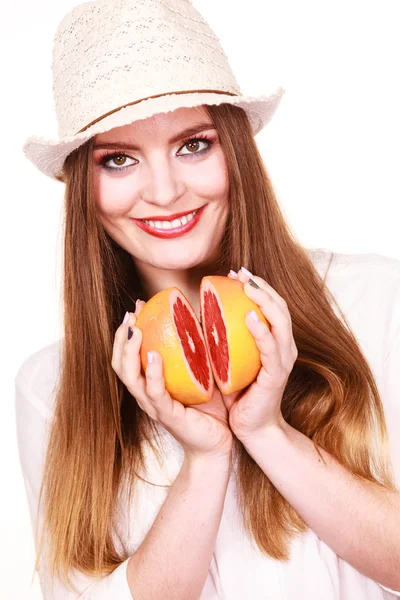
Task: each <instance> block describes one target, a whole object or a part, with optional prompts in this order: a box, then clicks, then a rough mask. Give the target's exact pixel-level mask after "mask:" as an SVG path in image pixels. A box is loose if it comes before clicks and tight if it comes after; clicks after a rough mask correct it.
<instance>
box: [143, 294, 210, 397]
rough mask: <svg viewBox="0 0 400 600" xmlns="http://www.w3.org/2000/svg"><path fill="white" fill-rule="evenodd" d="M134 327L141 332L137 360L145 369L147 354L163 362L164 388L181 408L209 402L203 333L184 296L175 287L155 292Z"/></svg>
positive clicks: (206, 357) (208, 371)
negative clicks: (153, 354)
mask: <svg viewBox="0 0 400 600" xmlns="http://www.w3.org/2000/svg"><path fill="white" fill-rule="evenodd" d="M136 326H137V327H139V328H140V329H141V331H142V334H143V338H142V345H141V349H140V358H141V364H142V367H143V369H146V367H147V352H148V351H150V350H156V351H157V352H159V353H160V354H161V356H162V358H163V367H164V379H165V388H166V390H167V391H168V392H169V394H170V395H171V397H172V398H174V399H175V400H179V402H181V403H182V404H204V403H206V402H210V400H211V399H212V396H213V391H214V379H213V375H212V369H211V364H210V360H209V357H208V354H207V348H206V345H205V342H204V336H203V332H202V329H201V326H200V323H199V321H198V319H197V317H196V314H195V312H194V310H193V308H192V306H191V305H190V303H189V301H188V300H187V298H186V297H185V296H184V294H183V293H182V292H181V291H180V290H179V289H178V288H176V287H171V288H168V289H166V290H162V291H161V292H158V294H156V295H155V296H153V297H152V298H150V300H148V302H146V304H145V305H144V307H143V308H142V310H141V311H140V313H139V315H138V317H137V320H136Z"/></svg>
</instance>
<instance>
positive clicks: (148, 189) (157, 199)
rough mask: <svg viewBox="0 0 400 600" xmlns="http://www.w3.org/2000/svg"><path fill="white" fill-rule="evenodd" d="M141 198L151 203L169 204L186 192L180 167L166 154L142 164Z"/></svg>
mask: <svg viewBox="0 0 400 600" xmlns="http://www.w3.org/2000/svg"><path fill="white" fill-rule="evenodd" d="M141 172H142V177H143V179H142V181H141V198H142V199H143V200H144V201H145V202H148V203H149V204H156V205H158V206H169V205H171V204H173V203H174V202H176V200H177V199H178V198H180V197H181V196H182V195H183V194H184V192H185V186H184V183H183V181H182V180H181V178H180V177H179V175H178V169H177V168H176V167H175V165H173V164H171V161H170V159H169V158H168V157H167V156H165V155H159V156H157V157H153V158H152V160H151V161H150V160H148V161H146V162H145V163H143V164H142V169H141Z"/></svg>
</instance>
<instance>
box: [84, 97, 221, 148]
mask: <svg viewBox="0 0 400 600" xmlns="http://www.w3.org/2000/svg"><path fill="white" fill-rule="evenodd" d="M199 123H210V124H211V118H210V117H209V116H208V114H207V112H206V109H205V108H204V106H195V107H191V108H186V107H183V108H178V109H176V110H174V111H171V112H168V113H160V114H157V115H153V116H152V117H149V118H148V119H142V120H140V121H135V122H133V123H130V124H129V125H123V126H122V127H115V128H114V129H111V130H110V131H105V132H104V133H98V134H97V135H96V136H95V144H98V143H100V142H112V141H114V140H116V139H118V140H121V139H124V140H128V139H130V140H137V139H140V138H142V137H148V136H151V137H152V138H153V137H166V138H167V137H171V136H173V135H174V134H179V133H180V132H181V131H182V130H184V129H186V128H188V127H191V126H193V125H197V124H199Z"/></svg>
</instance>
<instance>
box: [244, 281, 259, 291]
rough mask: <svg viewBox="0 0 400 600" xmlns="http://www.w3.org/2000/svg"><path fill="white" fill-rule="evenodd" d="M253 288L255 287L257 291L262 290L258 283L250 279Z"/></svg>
mask: <svg viewBox="0 0 400 600" xmlns="http://www.w3.org/2000/svg"><path fill="white" fill-rule="evenodd" d="M247 283H249V284H250V285H251V286H253V288H256V290H260V289H261V288H260V286H259V285H257V283H256V282H255V281H253V280H252V279H249V280H248V282H247Z"/></svg>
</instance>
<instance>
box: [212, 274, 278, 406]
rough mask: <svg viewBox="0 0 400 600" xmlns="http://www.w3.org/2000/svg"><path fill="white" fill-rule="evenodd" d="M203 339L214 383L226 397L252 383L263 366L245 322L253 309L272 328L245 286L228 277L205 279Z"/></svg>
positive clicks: (215, 276) (216, 276) (214, 276)
mask: <svg viewBox="0 0 400 600" xmlns="http://www.w3.org/2000/svg"><path fill="white" fill-rule="evenodd" d="M200 302H201V319H202V328H203V332H204V339H205V342H206V345H207V350H208V354H209V357H210V361H211V367H212V370H213V374H214V379H215V382H216V384H217V386H218V388H219V389H220V391H221V392H222V393H223V394H231V393H233V392H238V391H240V390H242V389H243V388H245V387H246V386H247V385H249V384H250V383H252V382H253V381H254V380H255V378H256V377H257V374H258V372H259V370H260V367H261V360H260V352H259V350H258V348H257V346H256V343H255V341H254V337H253V336H252V334H251V333H250V331H249V329H248V328H247V325H246V323H245V315H246V313H247V312H249V311H251V310H254V311H255V312H256V314H257V316H258V318H259V319H260V321H263V322H264V323H266V324H267V325H268V327H269V326H270V325H269V323H268V321H267V319H266V318H265V317H264V315H263V313H262V312H261V310H260V308H259V307H258V305H257V304H256V303H255V302H253V300H251V299H250V298H249V297H248V296H247V295H246V293H245V291H244V286H243V283H241V282H240V281H238V280H236V279H231V278H229V277H222V276H218V275H210V276H207V277H203V279H202V281H201V286H200Z"/></svg>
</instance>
